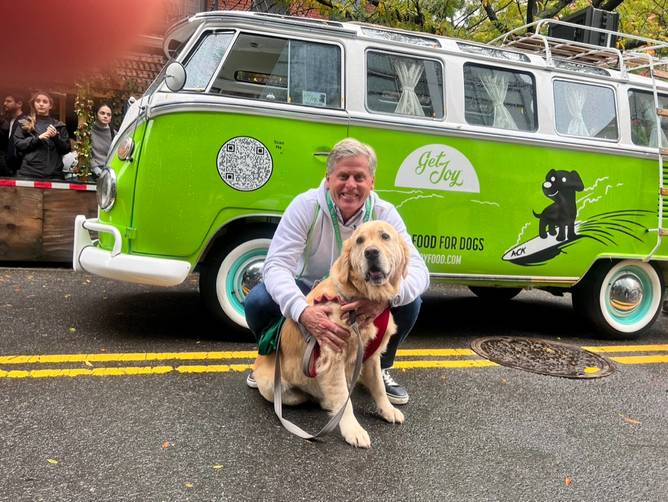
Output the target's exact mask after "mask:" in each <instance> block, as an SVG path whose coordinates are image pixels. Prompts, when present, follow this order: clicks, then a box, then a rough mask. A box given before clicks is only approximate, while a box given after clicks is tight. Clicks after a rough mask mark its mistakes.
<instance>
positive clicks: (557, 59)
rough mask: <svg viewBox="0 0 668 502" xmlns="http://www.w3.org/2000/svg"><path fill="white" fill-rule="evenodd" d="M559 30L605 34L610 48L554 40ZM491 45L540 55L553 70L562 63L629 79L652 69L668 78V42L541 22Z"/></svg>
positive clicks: (503, 37)
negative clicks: (614, 72) (615, 72)
mask: <svg viewBox="0 0 668 502" xmlns="http://www.w3.org/2000/svg"><path fill="white" fill-rule="evenodd" d="M555 26H561V27H568V28H574V29H578V30H586V31H594V32H597V33H601V34H602V35H604V36H605V38H606V41H607V44H608V47H604V46H600V45H592V44H587V43H583V42H576V41H573V40H567V39H564V38H558V37H555V36H551V35H550V34H549V33H550V28H551V27H552V28H553V27H555ZM614 41H616V42H617V45H619V46H621V47H624V46H630V47H632V48H631V49H626V50H625V49H618V48H617V47H610V45H612V43H613V42H614ZM489 44H490V45H498V46H501V47H512V48H515V49H520V50H522V51H525V52H531V53H535V54H539V55H541V56H542V57H543V58H544V59H545V62H546V63H547V64H548V65H549V66H559V64H560V63H563V62H568V63H572V64H577V65H584V66H589V67H595V68H608V69H612V70H618V71H620V72H621V73H622V75H623V76H624V77H627V76H628V74H629V73H630V72H634V73H638V72H642V71H643V70H647V69H651V70H653V72H654V74H655V75H656V76H658V77H660V78H668V72H665V71H661V68H662V67H663V68H668V41H659V40H653V39H651V38H645V37H639V36H637V35H630V34H628V33H622V32H619V31H613V30H607V29H604V28H594V27H591V26H583V25H581V24H574V23H568V22H566V21H559V20H558V19H541V20H539V21H535V22H533V23H530V24H526V25H524V26H520V27H519V28H516V29H514V30H511V31H509V32H508V33H506V34H504V35H501V36H500V37H497V38H495V39H494V40H492V41H491V42H489Z"/></svg>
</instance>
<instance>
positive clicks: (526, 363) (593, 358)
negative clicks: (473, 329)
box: [471, 336, 615, 378]
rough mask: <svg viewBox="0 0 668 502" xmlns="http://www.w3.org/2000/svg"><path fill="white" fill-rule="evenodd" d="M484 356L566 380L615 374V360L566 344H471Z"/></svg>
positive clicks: (496, 340)
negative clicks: (613, 361)
mask: <svg viewBox="0 0 668 502" xmlns="http://www.w3.org/2000/svg"><path fill="white" fill-rule="evenodd" d="M471 348H472V349H473V350H474V351H475V352H476V353H477V354H478V355H480V356H482V357H484V358H485V359H489V360H490V361H494V362H495V363H498V364H501V365H502V366H509V367H511V368H518V369H521V370H525V371H531V372H532V373H540V374H541V375H551V376H559V377H564V378H601V377H604V376H608V375H610V374H612V373H613V372H614V371H615V366H614V365H613V363H612V362H611V361H609V360H608V359H606V358H605V357H603V356H600V355H598V354H594V353H593V352H589V351H588V350H584V349H581V348H580V347H575V346H573V345H567V344H565V343H557V342H548V341H546V340H538V339H533V338H519V337H509V336H503V337H489V338H478V339H477V340H473V342H471Z"/></svg>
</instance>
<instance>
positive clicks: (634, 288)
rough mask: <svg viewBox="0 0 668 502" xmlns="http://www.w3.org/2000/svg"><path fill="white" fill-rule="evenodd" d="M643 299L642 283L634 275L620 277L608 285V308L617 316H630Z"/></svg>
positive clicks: (626, 274) (628, 274)
mask: <svg viewBox="0 0 668 502" xmlns="http://www.w3.org/2000/svg"><path fill="white" fill-rule="evenodd" d="M643 297H644V293H643V285H642V281H641V280H640V278H638V276H636V275H635V274H631V273H625V274H623V275H620V276H619V277H617V278H615V280H614V281H613V282H612V284H611V285H610V306H611V307H613V308H614V309H615V311H616V313H617V315H620V316H624V315H629V314H631V313H632V312H633V311H634V310H635V309H636V308H638V306H639V305H640V304H641V303H642V300H643Z"/></svg>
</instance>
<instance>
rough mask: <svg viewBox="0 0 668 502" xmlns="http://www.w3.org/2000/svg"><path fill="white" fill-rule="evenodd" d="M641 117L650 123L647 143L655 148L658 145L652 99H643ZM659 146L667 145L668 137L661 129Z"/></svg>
mask: <svg viewBox="0 0 668 502" xmlns="http://www.w3.org/2000/svg"><path fill="white" fill-rule="evenodd" d="M642 118H643V120H644V121H647V123H648V124H650V127H649V135H648V136H649V137H648V139H649V144H648V145H647V146H650V147H652V148H657V147H658V146H659V137H658V136H657V134H656V132H657V129H656V111H655V110H654V100H651V101H650V99H647V100H645V103H644V106H643V108H642ZM660 134H661V146H668V138H666V133H665V132H663V128H662V129H661V133H660Z"/></svg>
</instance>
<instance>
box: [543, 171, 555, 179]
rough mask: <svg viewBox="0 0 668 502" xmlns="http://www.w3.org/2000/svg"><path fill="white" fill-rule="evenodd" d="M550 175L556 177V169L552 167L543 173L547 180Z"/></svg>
mask: <svg viewBox="0 0 668 502" xmlns="http://www.w3.org/2000/svg"><path fill="white" fill-rule="evenodd" d="M552 176H554V177H556V176H557V171H555V170H554V169H550V170H549V171H548V172H547V174H546V175H545V179H546V180H549V179H550V178H551V177H552Z"/></svg>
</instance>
